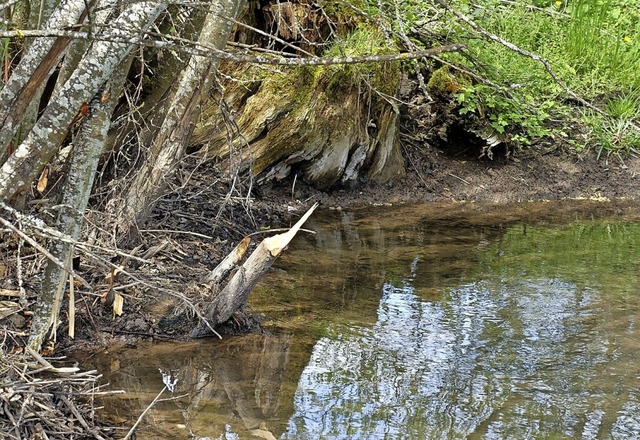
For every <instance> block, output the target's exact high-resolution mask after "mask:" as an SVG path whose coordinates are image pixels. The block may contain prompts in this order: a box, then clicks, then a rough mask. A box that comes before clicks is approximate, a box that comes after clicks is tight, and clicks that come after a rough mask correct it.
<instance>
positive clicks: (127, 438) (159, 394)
mask: <svg viewBox="0 0 640 440" xmlns="http://www.w3.org/2000/svg"><path fill="white" fill-rule="evenodd" d="M166 389H167V386H166V385H165V386H164V388H162V389H161V390H160V392H159V393H158V395H157V396H156V398H155V399H153V402H151V403H150V404H149V406H147V408H146V409H145V410H144V411H142V414H140V417H138V420H136V423H134V425H133V426H132V427H131V429H130V430H129V432H128V433H127V435H126V436H125V437H124V438H123V439H122V440H129V438H131V436H132V435H133V433H134V431H135V430H136V428H137V427H138V425H139V424H140V422H141V421H142V419H143V417H144V416H145V415H146V414H147V413H148V412H149V410H150V409H151V408H153V405H155V404H156V402H157V401H158V399H159V398H160V396H161V395H162V393H164V390H166Z"/></svg>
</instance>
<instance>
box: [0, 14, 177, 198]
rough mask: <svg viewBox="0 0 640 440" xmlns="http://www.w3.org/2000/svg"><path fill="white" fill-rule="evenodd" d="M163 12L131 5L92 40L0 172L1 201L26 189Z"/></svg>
mask: <svg viewBox="0 0 640 440" xmlns="http://www.w3.org/2000/svg"><path fill="white" fill-rule="evenodd" d="M165 8H166V4H165V3H157V2H149V1H146V2H145V1H143V2H139V3H131V4H129V6H127V8H125V9H124V10H123V12H122V13H121V14H120V16H119V17H118V18H117V19H116V20H114V22H113V23H112V26H111V27H110V28H109V29H107V30H105V31H104V32H103V33H102V34H101V35H100V36H99V39H98V40H97V41H94V42H93V44H92V47H91V49H90V50H89V52H88V53H87V55H86V56H85V57H84V58H83V60H82V61H81V63H80V64H79V66H78V68H77V69H76V71H75V72H74V73H73V75H71V77H70V78H69V80H68V81H67V82H66V83H65V85H64V86H62V87H61V88H60V91H59V92H58V94H56V95H55V96H54V97H53V98H52V101H51V102H50V103H49V105H48V106H47V108H46V110H45V111H44V113H43V114H42V116H41V117H40V119H39V120H38V123H37V124H36V125H35V126H34V128H33V130H31V132H30V133H29V135H28V136H27V138H26V139H25V140H24V142H22V144H20V146H19V147H18V148H17V150H16V151H15V153H14V154H13V155H12V156H11V157H9V158H8V159H7V161H6V162H5V163H4V165H3V166H2V168H1V169H0V200H1V201H6V200H9V199H10V198H11V197H13V196H14V195H15V194H16V193H18V192H21V191H24V190H25V189H26V188H28V187H29V185H30V184H31V182H32V181H33V179H34V178H35V177H36V176H37V175H38V174H39V173H40V171H41V170H42V167H43V166H44V165H45V164H46V163H47V162H48V161H49V160H51V158H52V157H53V155H54V154H55V152H56V151H57V149H58V146H59V145H60V143H61V142H62V140H63V139H64V137H65V136H66V134H67V132H68V126H69V123H70V122H71V120H72V119H73V117H74V116H75V115H76V114H77V112H78V110H79V109H80V107H81V105H82V104H83V103H88V102H90V101H91V99H92V98H93V97H94V96H95V95H96V93H97V92H98V90H100V88H101V87H102V86H103V85H104V84H105V82H106V81H107V80H108V79H109V77H110V75H111V74H112V72H113V70H114V69H115V68H116V66H117V65H118V64H119V63H121V62H122V60H123V59H124V58H125V57H126V56H127V54H129V53H130V52H131V50H132V48H133V47H134V46H135V45H136V43H137V42H138V41H139V40H140V39H141V35H142V34H143V32H144V31H145V30H146V29H147V28H148V27H149V26H150V25H151V23H152V22H153V21H154V20H155V19H156V18H157V17H158V15H159V14H160V12H162V10H164V9H165Z"/></svg>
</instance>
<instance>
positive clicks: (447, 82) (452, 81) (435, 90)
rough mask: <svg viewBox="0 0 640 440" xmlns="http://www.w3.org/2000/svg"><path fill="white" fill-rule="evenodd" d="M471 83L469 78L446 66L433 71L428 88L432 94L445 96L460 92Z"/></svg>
mask: <svg viewBox="0 0 640 440" xmlns="http://www.w3.org/2000/svg"><path fill="white" fill-rule="evenodd" d="M469 85H470V83H469V81H468V80H467V79H465V78H462V77H460V76H459V75H456V74H455V73H453V72H451V71H450V70H449V68H448V67H447V66H444V67H441V68H439V69H437V70H436V71H434V72H433V74H432V75H431V78H429V82H428V83H427V90H428V91H429V93H431V94H432V95H435V96H442V97H444V96H451V95H453V94H455V93H457V92H460V91H461V90H463V89H464V88H466V87H468V86H469Z"/></svg>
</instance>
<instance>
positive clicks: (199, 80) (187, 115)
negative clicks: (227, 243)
mask: <svg viewBox="0 0 640 440" xmlns="http://www.w3.org/2000/svg"><path fill="white" fill-rule="evenodd" d="M243 3H244V0H216V1H214V2H212V5H211V9H212V11H211V12H209V14H208V15H207V17H206V19H205V22H204V24H203V26H202V31H201V32H200V37H199V39H198V43H199V44H202V45H209V46H214V47H216V48H218V49H223V48H224V47H225V46H226V43H227V39H228V37H229V33H230V32H231V26H232V24H233V21H232V20H233V19H235V18H236V17H237V16H238V14H239V12H240V9H241V8H242V5H243ZM217 65H218V60H217V59H214V58H210V57H203V56H192V57H191V58H190V60H189V63H188V65H187V67H186V69H184V70H183V71H182V72H181V74H180V77H179V79H178V81H177V85H176V88H175V91H174V93H173V96H172V98H171V102H170V104H169V107H168V110H167V112H166V116H165V118H164V121H163V123H162V126H161V127H160V131H159V132H158V133H157V135H156V136H155V138H154V140H153V142H152V144H151V147H150V148H149V153H148V157H147V159H146V160H145V161H144V163H143V165H142V169H141V170H140V172H139V173H137V174H136V177H135V179H134V181H133V182H132V183H131V185H130V186H129V189H128V191H127V193H126V194H125V195H124V198H123V202H122V204H121V206H122V208H121V211H120V213H119V218H118V220H117V221H118V224H119V225H120V227H121V231H122V232H123V234H124V236H125V237H129V236H130V235H131V234H132V233H135V231H136V228H137V224H139V223H141V222H142V221H144V220H145V219H146V218H147V217H148V215H149V213H150V211H151V209H152V208H153V205H154V204H155V202H156V201H157V199H158V198H159V197H160V196H162V194H163V192H164V190H165V188H166V187H167V180H168V179H170V178H171V177H172V176H173V173H174V171H175V167H176V165H177V164H178V163H179V162H180V160H181V159H182V158H183V156H184V152H185V150H186V147H187V145H188V144H189V139H190V138H191V134H192V133H193V129H194V126H195V121H196V119H197V116H198V114H199V112H200V109H201V106H202V103H203V93H204V96H205V97H206V91H207V89H208V88H209V85H210V82H211V79H212V75H213V72H214V71H215V69H216V67H217Z"/></svg>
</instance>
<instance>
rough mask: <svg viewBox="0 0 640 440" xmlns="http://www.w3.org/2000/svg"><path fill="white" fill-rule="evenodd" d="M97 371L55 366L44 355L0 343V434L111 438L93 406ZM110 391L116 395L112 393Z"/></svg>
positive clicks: (110, 430) (3, 436)
mask: <svg viewBox="0 0 640 440" xmlns="http://www.w3.org/2000/svg"><path fill="white" fill-rule="evenodd" d="M99 378H100V375H98V374H97V372H96V371H85V372H81V371H80V370H79V368H76V367H62V368H56V367H54V366H53V365H52V364H51V363H50V362H49V361H48V360H46V359H44V358H43V357H42V356H40V355H39V354H37V353H35V352H33V351H30V350H29V349H27V351H26V353H21V354H9V353H6V352H5V351H4V347H0V439H2V440H4V439H16V440H19V439H89V438H92V439H108V438H113V431H114V429H113V428H109V427H104V426H100V425H99V424H98V422H97V419H96V416H95V411H96V407H95V405H94V399H95V397H97V396H99V395H104V394H106V393H105V392H102V391H100V388H101V387H100V386H99V385H98V379H99ZM109 394H111V393H110V392H109Z"/></svg>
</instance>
